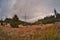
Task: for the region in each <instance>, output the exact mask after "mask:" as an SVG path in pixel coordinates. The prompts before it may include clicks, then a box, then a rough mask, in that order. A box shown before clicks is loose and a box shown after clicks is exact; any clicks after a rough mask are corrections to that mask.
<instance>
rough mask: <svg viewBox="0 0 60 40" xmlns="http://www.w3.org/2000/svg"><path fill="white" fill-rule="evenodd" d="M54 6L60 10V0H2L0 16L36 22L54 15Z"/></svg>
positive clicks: (0, 0) (0, 1) (0, 2)
mask: <svg viewBox="0 0 60 40" xmlns="http://www.w3.org/2000/svg"><path fill="white" fill-rule="evenodd" d="M54 8H56V10H57V11H58V12H59V11H60V0H0V18H1V17H2V18H7V17H10V18H11V17H13V15H14V14H17V15H18V17H19V18H20V20H23V21H24V20H25V16H26V20H25V21H27V22H34V21H36V20H38V19H41V18H44V17H45V16H49V15H53V14H54Z"/></svg>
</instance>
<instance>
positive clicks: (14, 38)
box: [0, 23, 60, 40]
mask: <svg viewBox="0 0 60 40" xmlns="http://www.w3.org/2000/svg"><path fill="white" fill-rule="evenodd" d="M57 24H58V25H60V24H59V23H55V24H45V25H44V24H42V25H40V24H39V25H31V26H29V25H28V26H22V25H21V27H19V28H11V27H9V26H4V25H3V26H1V25H0V40H60V29H59V26H57Z"/></svg>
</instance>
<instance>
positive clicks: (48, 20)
mask: <svg viewBox="0 0 60 40" xmlns="http://www.w3.org/2000/svg"><path fill="white" fill-rule="evenodd" d="M38 22H42V23H43V24H49V23H55V22H56V18H55V17H54V15H53V16H47V17H45V18H44V19H40V20H38Z"/></svg>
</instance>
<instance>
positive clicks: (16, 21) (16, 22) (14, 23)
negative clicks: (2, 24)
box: [10, 14, 19, 28]
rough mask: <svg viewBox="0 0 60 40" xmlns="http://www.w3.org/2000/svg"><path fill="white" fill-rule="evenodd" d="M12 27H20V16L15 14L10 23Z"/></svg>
mask: <svg viewBox="0 0 60 40" xmlns="http://www.w3.org/2000/svg"><path fill="white" fill-rule="evenodd" d="M10 25H11V26H12V27H13V28H18V25H19V18H18V16H17V15H16V14H15V15H14V16H13V18H12V20H11V22H10Z"/></svg>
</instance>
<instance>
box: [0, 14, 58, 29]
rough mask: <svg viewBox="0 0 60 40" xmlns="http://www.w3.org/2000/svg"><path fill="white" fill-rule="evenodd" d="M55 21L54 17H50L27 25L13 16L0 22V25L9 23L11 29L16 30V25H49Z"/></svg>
mask: <svg viewBox="0 0 60 40" xmlns="http://www.w3.org/2000/svg"><path fill="white" fill-rule="evenodd" d="M56 21H57V20H56V18H55V16H54V15H51V16H46V17H44V18H43V19H39V20H38V21H36V22H34V23H28V22H24V21H21V20H19V18H18V16H17V15H16V14H15V15H14V16H13V17H12V18H6V19H5V20H4V21H3V20H0V23H1V25H3V23H6V24H7V23H9V24H10V25H11V26H12V27H13V28H18V25H20V24H22V25H35V24H36V23H42V24H49V23H55V22H56Z"/></svg>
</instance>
